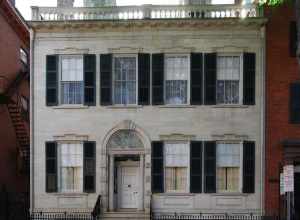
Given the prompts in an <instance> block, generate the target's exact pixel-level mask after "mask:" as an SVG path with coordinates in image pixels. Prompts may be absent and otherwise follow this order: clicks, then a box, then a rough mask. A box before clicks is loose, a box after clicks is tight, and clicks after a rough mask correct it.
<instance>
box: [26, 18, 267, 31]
mask: <svg viewBox="0 0 300 220" xmlns="http://www.w3.org/2000/svg"><path fill="white" fill-rule="evenodd" d="M266 21H267V19H265V18H247V19H244V20H243V19H237V18H226V19H199V20H195V19H185V20H184V19H166V20H159V19H157V20H154V19H153V20H127V21H124V20H101V21H100V20H99V21H98V20H80V21H31V22H29V25H30V27H31V28H33V29H34V30H35V31H38V32H49V31H51V32H58V33H59V32H66V31H68V32H86V31H89V32H101V31H112V32H113V31H124V32H126V31H129V32H132V31H139V30H149V31H152V30H153V29H154V30H155V31H160V30H161V31H165V30H182V28H185V30H198V29H199V28H201V29H208V30H209V29H216V28H218V29H220V28H224V29H228V27H230V28H232V29H236V30H240V29H241V28H245V29H249V28H260V27H261V26H263V25H265V24H266Z"/></svg>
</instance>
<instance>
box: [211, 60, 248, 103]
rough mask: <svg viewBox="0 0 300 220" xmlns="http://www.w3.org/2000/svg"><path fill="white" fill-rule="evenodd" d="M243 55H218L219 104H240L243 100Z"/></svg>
mask: <svg viewBox="0 0 300 220" xmlns="http://www.w3.org/2000/svg"><path fill="white" fill-rule="evenodd" d="M242 81H243V79H242V62H241V55H239V56H237V55H230V56H227V55H220V56H218V57H217V82H216V90H217V91H216V95H217V103H218V104H240V103H241V101H242Z"/></svg>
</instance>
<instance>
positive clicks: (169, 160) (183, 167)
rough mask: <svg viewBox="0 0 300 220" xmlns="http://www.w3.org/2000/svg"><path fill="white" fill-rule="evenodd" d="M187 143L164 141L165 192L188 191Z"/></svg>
mask: <svg viewBox="0 0 300 220" xmlns="http://www.w3.org/2000/svg"><path fill="white" fill-rule="evenodd" d="M188 166H189V144H186V143H165V176H166V180H165V182H166V192H187V191H188Z"/></svg>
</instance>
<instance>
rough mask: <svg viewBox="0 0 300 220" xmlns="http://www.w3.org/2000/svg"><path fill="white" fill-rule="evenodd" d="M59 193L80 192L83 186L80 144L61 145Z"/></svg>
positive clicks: (81, 147) (81, 148)
mask: <svg viewBox="0 0 300 220" xmlns="http://www.w3.org/2000/svg"><path fill="white" fill-rule="evenodd" d="M60 147H61V163H60V164H61V191H62V192H80V191H82V187H83V186H82V184H83V180H82V178H83V146H82V144H61V145H60Z"/></svg>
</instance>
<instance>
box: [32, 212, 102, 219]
mask: <svg viewBox="0 0 300 220" xmlns="http://www.w3.org/2000/svg"><path fill="white" fill-rule="evenodd" d="M98 219H99V218H98V217H97V216H93V215H92V213H90V212H71V213H69V212H34V213H31V214H30V218H29V220H98Z"/></svg>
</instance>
